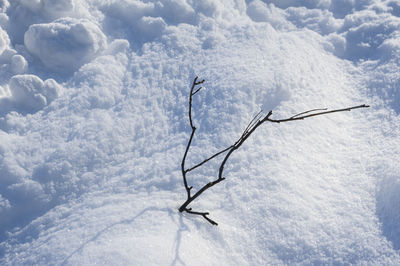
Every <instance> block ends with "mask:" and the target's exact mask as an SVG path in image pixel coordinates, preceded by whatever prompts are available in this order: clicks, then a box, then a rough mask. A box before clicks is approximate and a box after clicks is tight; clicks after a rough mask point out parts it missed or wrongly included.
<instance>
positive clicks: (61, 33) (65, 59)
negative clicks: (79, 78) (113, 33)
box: [24, 18, 107, 71]
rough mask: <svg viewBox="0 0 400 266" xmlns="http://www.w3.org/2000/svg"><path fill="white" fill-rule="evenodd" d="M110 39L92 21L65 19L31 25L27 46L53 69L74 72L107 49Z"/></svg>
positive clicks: (26, 38) (26, 37)
mask: <svg viewBox="0 0 400 266" xmlns="http://www.w3.org/2000/svg"><path fill="white" fill-rule="evenodd" d="M106 42H107V38H106V37H105V36H104V34H103V33H102V31H101V30H100V29H99V28H98V27H97V26H96V25H95V24H94V23H92V22H90V21H87V20H78V19H73V18H63V19H59V20H56V21H54V22H51V23H45V24H34V25H31V26H30V27H29V29H28V31H27V32H26V33H25V37H24V43H25V45H26V48H27V49H28V51H29V52H31V53H32V54H33V55H35V56H37V57H38V58H39V59H40V60H41V61H42V62H43V64H44V65H45V66H46V67H48V68H49V69H52V70H56V71H73V70H76V69H77V68H78V67H80V66H81V65H83V64H84V63H87V62H89V61H90V60H92V59H93V58H94V57H95V56H96V55H97V54H98V53H99V52H101V51H102V50H103V49H104V48H105V47H106Z"/></svg>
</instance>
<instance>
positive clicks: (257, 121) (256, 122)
mask: <svg viewBox="0 0 400 266" xmlns="http://www.w3.org/2000/svg"><path fill="white" fill-rule="evenodd" d="M197 79H198V77H196V78H195V79H194V80H193V83H192V86H191V89H190V95H189V123H190V127H191V128H192V132H191V134H190V137H189V141H188V143H187V145H186V149H185V153H184V155H183V158H182V163H181V171H182V177H183V183H184V186H185V189H186V192H187V199H186V201H185V202H184V203H183V204H182V205H181V206H180V207H179V211H180V212H184V211H185V212H187V213H190V214H195V215H200V216H203V218H204V219H206V220H207V221H208V222H209V223H211V224H213V225H218V224H217V223H216V222H215V221H214V220H212V219H210V218H209V217H208V215H209V213H208V212H198V211H192V208H188V205H189V204H190V203H191V202H192V201H194V200H195V199H196V198H197V197H199V196H200V195H201V194H202V193H203V192H204V191H206V190H207V189H209V188H210V187H212V186H214V185H216V184H218V183H219V182H221V181H223V180H225V177H223V176H222V174H223V171H224V166H225V164H226V162H227V161H228V159H229V157H230V156H231V155H232V153H233V152H234V151H235V150H237V149H239V147H240V146H242V144H243V143H244V142H245V141H246V140H247V139H248V138H249V137H250V135H251V134H253V132H254V131H255V130H256V129H257V128H258V127H259V126H260V125H262V124H263V123H265V122H267V121H268V122H272V123H282V122H289V121H296V120H303V119H305V118H308V117H313V116H319V115H325V114H330V113H336V112H344V111H351V110H353V109H358V108H367V107H369V105H365V104H363V105H357V106H353V107H348V108H343V109H335V110H330V111H327V109H326V108H323V109H312V110H308V111H305V112H301V113H298V114H296V115H294V116H291V117H289V118H285V119H272V118H270V117H271V116H272V111H269V112H268V114H266V115H265V116H264V117H263V115H262V111H260V112H258V113H257V114H256V115H255V116H254V117H253V118H252V120H251V121H250V122H249V123H248V125H247V127H246V128H245V130H244V131H243V133H242V134H241V135H240V137H239V139H238V140H237V141H236V142H235V143H234V144H233V145H231V146H229V147H227V148H225V149H223V150H221V151H219V152H217V153H215V154H214V155H212V156H210V157H208V158H207V159H205V160H203V161H202V162H200V163H198V164H196V165H194V166H192V167H191V168H187V169H186V168H185V162H186V157H187V154H188V152H189V149H190V145H191V144H192V141H193V137H194V134H195V132H196V127H195V126H194V125H193V120H192V101H193V95H195V94H196V93H198V92H199V91H200V90H201V89H202V87H200V88H198V89H196V90H194V89H195V87H196V86H198V85H200V84H202V83H204V80H201V81H197ZM317 111H323V112H317ZM313 112H317V113H313ZM225 152H226V155H225V157H224V158H223V160H222V162H221V164H220V167H219V169H218V178H217V179H216V180H214V181H211V182H208V183H207V184H205V185H204V186H203V187H201V188H200V189H199V190H198V191H197V192H196V193H195V194H194V195H191V189H192V188H193V187H192V186H189V185H188V182H187V177H186V174H187V173H188V172H190V171H193V170H194V169H196V168H198V167H200V166H202V165H204V164H205V163H207V162H209V161H210V160H212V159H214V158H216V157H217V156H219V155H221V154H223V153H225Z"/></svg>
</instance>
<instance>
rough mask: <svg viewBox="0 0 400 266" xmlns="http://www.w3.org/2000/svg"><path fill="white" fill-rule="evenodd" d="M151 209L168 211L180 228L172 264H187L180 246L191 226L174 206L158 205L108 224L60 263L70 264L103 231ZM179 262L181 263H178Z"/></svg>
mask: <svg viewBox="0 0 400 266" xmlns="http://www.w3.org/2000/svg"><path fill="white" fill-rule="evenodd" d="M151 211H163V212H167V213H168V216H169V217H170V218H171V219H172V221H173V222H174V223H175V224H176V225H177V227H178V230H177V232H176V237H175V244H174V246H175V250H174V252H175V256H174V259H173V261H172V263H171V266H175V265H184V266H186V263H185V262H184V261H183V260H182V258H181V257H180V248H181V241H182V232H184V231H188V230H189V228H188V227H187V225H186V224H185V223H184V222H183V218H182V215H179V213H178V211H177V210H174V209H172V208H158V207H148V208H145V209H143V210H142V211H140V212H139V213H138V214H136V215H135V216H134V217H132V218H129V219H123V220H121V221H118V222H115V223H112V224H110V225H108V226H107V227H105V228H104V229H102V230H100V231H98V232H97V233H96V234H95V235H94V236H93V237H91V238H90V239H88V240H87V241H85V242H84V243H82V244H81V245H80V246H79V247H78V248H76V249H75V250H74V251H73V252H71V253H70V254H69V255H68V256H67V257H66V258H65V259H64V260H63V261H62V262H61V263H60V265H68V261H69V259H70V258H72V257H73V256H74V255H75V254H77V253H79V252H81V251H83V249H84V248H85V247H86V246H87V245H88V244H90V243H91V242H93V241H96V240H97V239H98V238H99V237H100V236H101V235H102V234H103V233H105V232H106V231H108V230H110V229H111V228H113V227H115V226H117V225H121V224H130V223H133V222H134V221H135V220H136V219H138V218H139V217H141V216H142V215H144V214H145V213H147V212H151ZM176 215H179V222H178V221H176V219H175V218H174V217H175V216H176ZM178 263H179V264H178Z"/></svg>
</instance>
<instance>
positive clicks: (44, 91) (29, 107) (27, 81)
mask: <svg viewBox="0 0 400 266" xmlns="http://www.w3.org/2000/svg"><path fill="white" fill-rule="evenodd" d="M15 57H17V58H18V56H14V57H13V58H15ZM18 60H22V59H16V61H18ZM16 64H18V62H17V63H16ZM8 86H9V87H8V88H9V93H10V95H9V97H3V98H1V99H0V104H2V107H0V112H8V111H10V110H17V111H19V112H21V113H34V112H36V111H39V110H40V109H42V108H43V107H45V106H46V105H48V104H49V103H50V102H52V101H53V100H54V99H56V98H57V97H58V96H59V95H60V93H61V87H60V85H58V83H57V82H56V81H55V80H54V79H47V80H45V81H42V80H41V79H40V78H39V77H37V76H35V75H15V76H13V77H12V78H11V79H10V81H9V85H8Z"/></svg>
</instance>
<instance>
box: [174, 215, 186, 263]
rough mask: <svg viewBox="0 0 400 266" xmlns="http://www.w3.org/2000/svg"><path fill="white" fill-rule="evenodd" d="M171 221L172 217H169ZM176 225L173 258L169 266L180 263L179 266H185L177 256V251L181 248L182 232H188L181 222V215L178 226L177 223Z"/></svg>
mask: <svg viewBox="0 0 400 266" xmlns="http://www.w3.org/2000/svg"><path fill="white" fill-rule="evenodd" d="M170 215H171V214H170ZM171 219H173V217H171ZM176 224H177V226H178V231H177V232H176V237H175V258H174V260H173V261H172V262H171V266H176V265H178V263H180V265H184V266H186V263H185V262H184V261H183V260H182V258H181V257H180V255H179V251H180V248H181V242H182V233H183V232H184V231H189V228H188V227H187V225H186V224H185V223H184V222H183V217H182V214H180V215H179V224H178V223H176Z"/></svg>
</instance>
